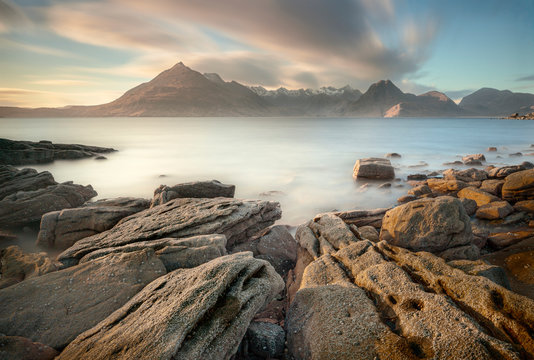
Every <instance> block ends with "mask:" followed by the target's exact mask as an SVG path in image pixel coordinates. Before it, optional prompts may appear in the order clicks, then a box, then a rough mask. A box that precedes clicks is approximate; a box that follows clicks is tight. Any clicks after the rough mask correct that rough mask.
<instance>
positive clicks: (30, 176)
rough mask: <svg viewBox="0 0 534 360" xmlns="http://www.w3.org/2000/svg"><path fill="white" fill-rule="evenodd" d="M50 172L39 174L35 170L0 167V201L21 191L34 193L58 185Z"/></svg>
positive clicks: (7, 166)
mask: <svg viewBox="0 0 534 360" xmlns="http://www.w3.org/2000/svg"><path fill="white" fill-rule="evenodd" d="M56 184H57V182H56V181H55V180H54V177H53V176H52V174H50V173H49V172H48V171H43V172H40V173H38V172H37V170H34V169H21V170H18V169H17V168H15V167H13V166H9V165H0V200H2V199H3V198H5V197H6V196H9V195H13V194H16V193H17V192H19V191H34V190H39V189H42V188H46V187H48V186H50V185H56Z"/></svg>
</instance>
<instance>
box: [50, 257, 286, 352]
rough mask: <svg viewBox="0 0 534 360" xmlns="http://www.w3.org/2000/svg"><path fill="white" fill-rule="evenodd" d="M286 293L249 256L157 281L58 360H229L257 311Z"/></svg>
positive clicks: (261, 263)
mask: <svg viewBox="0 0 534 360" xmlns="http://www.w3.org/2000/svg"><path fill="white" fill-rule="evenodd" d="M282 288H283V281H282V279H281V278H280V276H279V275H278V274H277V273H276V272H275V271H274V269H273V268H272V267H271V266H270V265H269V263H267V262H266V261H263V260H258V259H255V258H253V257H252V253H250V252H246V253H238V254H234V255H228V256H223V257H220V258H218V259H215V260H212V261H210V262H208V263H206V264H203V265H201V266H198V267H196V268H193V269H179V270H176V271H173V272H171V273H168V274H167V275H165V276H162V277H160V278H159V279H157V280H155V281H154V282H152V283H151V284H149V285H148V286H147V287H146V288H144V289H143V290H142V291H141V292H139V293H138V294H137V295H136V296H134V297H133V298H132V299H131V300H130V301H128V303H126V304H125V305H124V306H123V307H121V308H120V309H118V310H117V311H115V312H114V313H113V314H111V315H110V316H109V317H108V318H107V319H105V320H104V321H102V322H100V323H99V324H98V325H96V326H95V327H93V328H92V329H90V330H88V331H86V332H85V333H83V334H80V335H79V336H78V337H77V338H76V339H75V340H74V341H73V342H71V343H70V344H69V345H68V346H67V347H66V348H65V350H63V352H62V353H61V354H60V355H59V357H58V358H57V359H58V360H61V359H91V360H98V359H117V358H128V359H184V360H185V359H229V358H230V357H231V356H232V355H233V354H234V353H235V352H236V351H237V349H238V346H239V344H240V343H241V339H242V338H243V336H244V335H245V332H246V331H247V328H248V326H249V324H250V322H251V320H252V318H253V317H254V315H255V314H256V312H257V311H258V310H260V309H261V308H262V307H263V306H264V305H266V304H267V303H269V302H270V301H271V300H272V299H273V298H274V296H276V294H277V293H278V292H280V291H281V290H282Z"/></svg>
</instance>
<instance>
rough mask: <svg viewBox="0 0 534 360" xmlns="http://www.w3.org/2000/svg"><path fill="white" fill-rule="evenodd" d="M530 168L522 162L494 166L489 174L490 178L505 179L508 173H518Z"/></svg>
mask: <svg viewBox="0 0 534 360" xmlns="http://www.w3.org/2000/svg"><path fill="white" fill-rule="evenodd" d="M523 170H528V169H527V166H525V165H523V164H521V165H510V166H502V167H498V168H493V169H491V170H489V171H488V176H489V177H490V178H497V179H504V178H505V177H507V176H508V175H511V174H513V173H516V172H518V171H523Z"/></svg>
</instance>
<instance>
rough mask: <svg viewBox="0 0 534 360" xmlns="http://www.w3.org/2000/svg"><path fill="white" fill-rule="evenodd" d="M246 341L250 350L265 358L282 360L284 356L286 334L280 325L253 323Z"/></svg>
mask: <svg viewBox="0 0 534 360" xmlns="http://www.w3.org/2000/svg"><path fill="white" fill-rule="evenodd" d="M246 341H247V343H248V350H249V352H252V353H253V354H255V355H257V356H261V357H263V358H267V359H272V358H281V357H282V355H283V354H284V347H285V341H286V333H285V331H284V329H282V328H281V327H280V326H279V325H276V324H271V323H268V322H260V321H253V322H251V323H250V325H249V327H248V330H247V333H246Z"/></svg>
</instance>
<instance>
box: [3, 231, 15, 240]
mask: <svg viewBox="0 0 534 360" xmlns="http://www.w3.org/2000/svg"><path fill="white" fill-rule="evenodd" d="M17 239H18V236H17V235H16V234H14V233H12V232H10V231H3V230H0V241H15V240H17Z"/></svg>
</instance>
